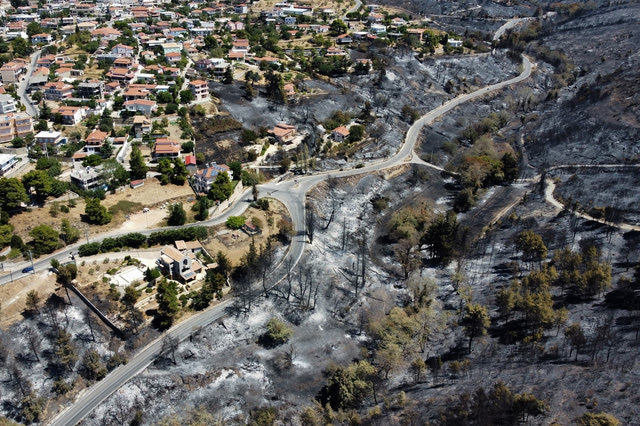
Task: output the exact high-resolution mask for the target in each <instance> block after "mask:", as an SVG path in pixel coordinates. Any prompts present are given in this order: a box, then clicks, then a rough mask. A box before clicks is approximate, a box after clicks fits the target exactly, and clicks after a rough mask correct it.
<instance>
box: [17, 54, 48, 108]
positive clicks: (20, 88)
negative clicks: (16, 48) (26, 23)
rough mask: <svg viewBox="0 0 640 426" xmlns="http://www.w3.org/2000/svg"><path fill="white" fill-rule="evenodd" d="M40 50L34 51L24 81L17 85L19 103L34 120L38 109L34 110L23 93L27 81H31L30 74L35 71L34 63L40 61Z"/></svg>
mask: <svg viewBox="0 0 640 426" xmlns="http://www.w3.org/2000/svg"><path fill="white" fill-rule="evenodd" d="M41 52H42V51H41V50H36V51H35V52H34V53H33V55H31V62H30V63H29V66H28V67H27V73H26V75H25V77H24V80H22V82H21V83H20V84H19V85H18V96H20V102H22V104H23V105H24V106H25V107H26V112H27V114H29V115H30V116H31V117H33V118H36V117H37V116H38V108H36V107H35V106H34V105H33V104H32V103H31V101H30V100H29V99H27V97H26V96H25V92H26V90H27V86H28V85H29V80H30V79H31V74H33V70H34V69H35V66H36V62H37V61H38V59H40V53H41Z"/></svg>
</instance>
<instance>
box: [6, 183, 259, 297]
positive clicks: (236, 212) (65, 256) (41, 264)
mask: <svg viewBox="0 0 640 426" xmlns="http://www.w3.org/2000/svg"><path fill="white" fill-rule="evenodd" d="M249 196H250V190H249V189H248V190H246V191H245V192H244V193H243V194H242V195H241V196H240V197H239V201H237V202H236V203H235V204H234V205H233V206H231V207H230V208H229V209H227V210H225V211H224V212H222V213H220V214H219V215H217V216H214V217H212V218H210V219H208V220H206V221H204V222H197V223H190V224H188V225H183V226H167V227H164V228H151V229H140V230H137V231H127V232H123V231H121V230H118V229H116V230H114V231H110V232H105V233H102V234H100V235H98V236H91V235H89V241H90V242H92V243H93V242H100V241H102V240H104V239H105V238H114V237H118V236H121V235H124V234H128V233H130V232H139V233H140V234H144V235H150V234H152V233H154V232H159V231H166V230H170V229H180V228H190V227H194V226H214V225H219V224H221V223H225V222H226V220H227V218H228V217H229V216H240V215H241V214H242V213H243V212H244V211H245V210H246V209H247V208H248V207H249V204H250V203H251V201H252V200H251V199H249V198H248V197H249ZM86 242H87V240H86V239H85V238H81V239H80V240H79V241H78V242H77V243H75V244H72V245H69V246H67V247H66V248H64V249H63V250H61V251H58V252H56V253H54V254H51V255H48V256H43V257H41V258H39V259H36V260H34V262H33V267H34V272H38V271H42V270H46V269H49V267H50V265H51V259H58V260H59V261H60V262H66V261H68V260H69V259H70V255H71V253H72V252H73V253H77V252H78V248H79V247H80V246H81V245H82V244H86ZM26 266H31V262H29V261H24V262H19V263H15V264H7V263H6V262H5V264H4V268H5V270H7V271H9V270H10V271H12V273H11V274H7V275H4V276H2V277H0V285H2V284H6V283H8V282H9V281H11V279H13V280H17V279H19V278H22V277H25V276H28V275H31V274H32V273H31V272H28V273H26V274H25V273H22V269H23V268H24V267H26Z"/></svg>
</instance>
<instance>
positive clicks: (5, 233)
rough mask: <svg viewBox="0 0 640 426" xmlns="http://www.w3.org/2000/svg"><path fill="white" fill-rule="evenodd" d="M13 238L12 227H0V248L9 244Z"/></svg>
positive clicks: (8, 225)
mask: <svg viewBox="0 0 640 426" xmlns="http://www.w3.org/2000/svg"><path fill="white" fill-rule="evenodd" d="M12 238H13V225H10V224H7V225H0V247H6V246H8V245H9V244H11V240H12Z"/></svg>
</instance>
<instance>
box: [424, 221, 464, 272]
mask: <svg viewBox="0 0 640 426" xmlns="http://www.w3.org/2000/svg"><path fill="white" fill-rule="evenodd" d="M457 232H458V219H457V217H456V214H455V213H454V212H453V211H451V210H450V211H448V212H447V213H446V214H441V215H439V216H438V217H436V219H435V220H434V221H433V223H432V224H431V225H430V226H429V228H427V232H426V233H425V234H424V235H423V236H422V238H421V241H420V243H421V244H423V245H426V246H427V248H428V249H429V252H430V253H431V255H432V256H433V257H434V259H436V260H437V261H438V262H440V263H441V264H447V263H449V262H450V261H451V259H452V258H453V256H454V254H455V251H456V250H455V247H456V236H457Z"/></svg>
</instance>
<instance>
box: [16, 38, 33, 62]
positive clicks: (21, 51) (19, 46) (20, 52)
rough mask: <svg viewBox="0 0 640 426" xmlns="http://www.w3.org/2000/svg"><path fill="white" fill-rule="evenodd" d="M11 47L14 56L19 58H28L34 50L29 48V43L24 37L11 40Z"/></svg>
mask: <svg viewBox="0 0 640 426" xmlns="http://www.w3.org/2000/svg"><path fill="white" fill-rule="evenodd" d="M11 47H12V49H13V55H14V56H16V57H18V58H27V57H28V56H29V55H30V54H31V52H32V51H33V49H31V46H29V42H27V40H25V39H23V38H22V37H16V38H14V39H13V40H11Z"/></svg>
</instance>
